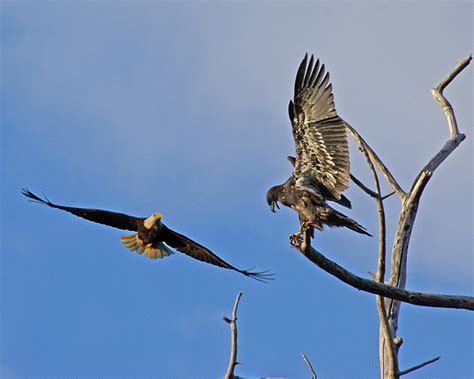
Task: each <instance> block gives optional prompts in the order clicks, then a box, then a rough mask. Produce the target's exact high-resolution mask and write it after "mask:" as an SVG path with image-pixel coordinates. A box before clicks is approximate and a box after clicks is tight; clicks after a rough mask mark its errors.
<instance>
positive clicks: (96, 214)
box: [22, 188, 273, 281]
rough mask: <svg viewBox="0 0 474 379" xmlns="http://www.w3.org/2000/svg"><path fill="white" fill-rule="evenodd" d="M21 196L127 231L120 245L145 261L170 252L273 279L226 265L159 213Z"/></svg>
mask: <svg viewBox="0 0 474 379" xmlns="http://www.w3.org/2000/svg"><path fill="white" fill-rule="evenodd" d="M22 193H23V195H24V196H26V197H27V198H29V199H30V200H31V201H33V202H37V203H40V204H44V205H47V206H48V207H51V208H56V209H60V210H63V211H66V212H69V213H71V214H73V215H75V216H77V217H81V218H83V219H86V220H89V221H92V222H96V223H99V224H103V225H107V226H110V227H113V228H117V229H122V230H130V231H133V232H134V233H132V234H125V235H122V236H121V237H120V239H121V242H122V243H123V244H124V245H125V246H126V247H127V248H128V249H129V250H131V251H136V252H137V253H139V254H144V255H145V256H147V257H148V258H152V259H157V258H165V257H167V256H170V255H171V254H173V250H171V248H173V249H176V250H177V251H179V252H181V253H184V254H186V255H188V256H190V257H191V258H194V259H197V260H200V261H202V262H205V263H210V264H212V265H215V266H218V267H222V268H226V269H230V270H234V271H237V272H239V273H241V274H243V275H245V276H248V277H251V278H253V279H256V280H259V281H267V280H271V279H273V274H271V273H269V272H268V271H260V272H254V271H248V270H240V269H238V268H236V267H234V266H232V265H231V264H229V263H227V262H226V261H224V260H223V259H221V258H220V257H218V256H217V255H216V254H214V253H213V252H212V251H211V250H209V249H208V248H206V247H204V246H202V245H200V244H198V243H197V242H195V241H193V240H192V239H190V238H188V237H186V236H184V235H182V234H180V233H178V232H175V231H174V230H172V229H170V228H168V227H167V226H166V225H164V224H163V223H162V215H161V213H153V214H152V215H151V216H150V217H148V218H144V217H134V216H129V215H126V214H123V213H117V212H110V211H105V210H100V209H90V208H74V207H68V206H63V205H58V204H54V203H52V202H51V201H49V200H48V199H47V198H45V199H42V198H40V197H38V196H36V195H35V194H34V193H32V192H31V191H29V190H28V189H26V188H25V189H23V191H22Z"/></svg>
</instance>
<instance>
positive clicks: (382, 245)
mask: <svg viewBox="0 0 474 379" xmlns="http://www.w3.org/2000/svg"><path fill="white" fill-rule="evenodd" d="M360 148H361V150H362V152H363V153H364V155H365V158H366V159H367V163H368V165H369V168H370V171H371V173H372V177H373V180H374V185H375V191H376V192H375V196H373V198H374V200H375V204H376V205H377V214H378V220H379V258H378V263H377V274H376V275H375V280H376V281H378V282H380V283H383V282H384V280H385V258H386V255H387V251H386V250H387V249H386V236H387V230H386V225H385V209H384V206H383V200H382V193H381V190H380V181H379V178H378V175H377V171H376V170H375V167H374V164H373V163H372V160H371V159H370V156H369V154H368V152H367V149H366V148H365V146H363V145H361V146H360ZM376 303H377V310H378V312H379V318H380V333H381V334H382V336H383V338H380V339H379V343H380V344H383V345H385V344H387V346H386V347H385V346H381V348H380V349H379V351H380V354H381V356H380V358H383V352H384V351H385V350H387V351H388V373H389V377H390V378H394V379H398V378H399V365H398V353H397V346H396V345H395V343H394V337H395V336H393V335H392V334H391V330H390V325H389V323H388V317H387V311H386V309H385V304H384V298H383V297H381V296H379V295H377V296H376ZM380 362H381V372H382V373H383V372H385V367H383V366H382V365H383V364H384V363H385V361H384V360H383V359H381V360H380Z"/></svg>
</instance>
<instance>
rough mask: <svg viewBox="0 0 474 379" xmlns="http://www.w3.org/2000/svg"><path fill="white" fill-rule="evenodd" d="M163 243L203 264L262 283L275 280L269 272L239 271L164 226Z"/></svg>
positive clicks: (207, 250) (204, 248) (162, 230)
mask: <svg viewBox="0 0 474 379" xmlns="http://www.w3.org/2000/svg"><path fill="white" fill-rule="evenodd" d="M161 232H162V238H163V241H164V242H165V243H166V244H167V245H169V246H171V247H172V248H174V249H176V250H178V251H180V252H181V253H184V254H186V255H188V256H190V257H192V258H194V259H197V260H199V261H202V262H206V263H210V264H211V265H214V266H218V267H223V268H226V269H229V270H234V271H237V272H240V273H241V274H244V275H245V276H249V277H251V278H253V279H256V280H259V281H261V282H266V281H268V280H272V279H273V274H272V273H270V272H268V271H260V272H256V271H248V270H239V269H238V268H235V267H234V266H232V265H230V264H229V263H227V262H226V261H224V260H223V259H221V258H219V257H218V256H217V255H215V254H214V253H213V252H212V251H211V250H209V249H208V248H206V247H204V246H202V245H200V244H198V243H197V242H195V241H193V240H192V239H190V238H188V237H186V236H184V235H182V234H179V233H177V232H175V231H174V230H171V229H169V228H168V227H166V226H164V225H163V228H162V229H161Z"/></svg>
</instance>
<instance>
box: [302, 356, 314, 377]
mask: <svg viewBox="0 0 474 379" xmlns="http://www.w3.org/2000/svg"><path fill="white" fill-rule="evenodd" d="M301 356H302V357H303V359H304V361H305V362H306V364H307V365H308V367H309V369H310V370H311V379H318V376H317V375H316V372H314V369H313V366H312V365H311V362H310V361H309V359H308V358H306V355H304V354H303V353H301Z"/></svg>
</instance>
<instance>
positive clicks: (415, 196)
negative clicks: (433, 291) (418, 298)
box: [384, 56, 472, 376]
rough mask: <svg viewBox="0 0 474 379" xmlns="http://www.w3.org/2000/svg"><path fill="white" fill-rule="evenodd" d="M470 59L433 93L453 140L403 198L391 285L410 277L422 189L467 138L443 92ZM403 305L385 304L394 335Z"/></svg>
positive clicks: (395, 240)
mask: <svg viewBox="0 0 474 379" xmlns="http://www.w3.org/2000/svg"><path fill="white" fill-rule="evenodd" d="M471 59H472V56H468V57H466V58H464V59H463V60H461V61H460V62H459V64H458V65H457V66H456V67H455V68H454V69H453V70H452V71H451V73H450V74H449V75H448V76H447V77H446V78H444V79H443V80H442V81H441V82H440V83H439V84H438V85H437V86H436V88H433V89H432V91H431V93H432V94H433V96H434V98H435V99H436V101H437V102H438V103H439V105H440V106H441V108H442V109H443V111H444V113H445V115H446V118H447V121H448V128H449V135H450V137H449V140H448V141H447V142H446V143H445V144H444V146H442V147H441V149H440V150H439V151H438V153H436V155H435V156H434V157H433V158H431V159H430V160H429V162H428V163H427V164H426V165H425V167H423V169H422V170H421V171H420V173H419V174H418V176H417V177H416V179H415V180H414V182H413V184H412V186H411V189H410V192H409V193H408V194H406V196H405V197H403V198H402V209H401V212H400V218H399V221H398V227H397V231H396V234H395V239H394V244H393V248H392V259H391V273H390V280H389V284H390V285H393V286H396V287H400V288H405V285H406V278H407V257H408V246H409V243H410V237H411V233H412V231H413V226H414V224H415V219H416V215H417V212H418V205H419V202H420V199H421V195H422V194H423V190H424V189H425V187H426V185H427V184H428V182H429V180H430V179H431V177H432V175H433V173H434V171H435V170H436V168H438V167H439V165H440V164H441V163H442V162H444V160H445V159H446V158H447V157H448V156H449V155H450V154H451V153H452V152H453V151H454V149H455V148H456V147H458V146H459V144H460V143H461V142H462V141H463V140H464V139H465V135H464V134H462V133H460V132H459V128H458V125H457V122H456V117H455V115H454V111H453V108H452V106H451V104H450V103H449V102H448V100H447V99H446V98H445V97H444V95H443V90H444V89H445V88H446V86H447V85H448V84H449V83H451V81H452V80H453V79H454V78H455V77H456V76H457V75H458V74H459V73H460V72H461V71H462V70H463V69H464V68H465V67H467V66H468V64H469V63H470V61H471ZM395 300H398V299H395ZM400 305H401V303H400V302H399V301H394V300H393V299H390V300H389V299H387V301H386V309H387V314H388V318H389V324H390V329H391V334H392V335H396V333H397V329H398V315H399V312H400ZM388 355H389V352H388V351H385V353H384V356H385V357H387V359H388ZM386 376H388V373H386Z"/></svg>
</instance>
